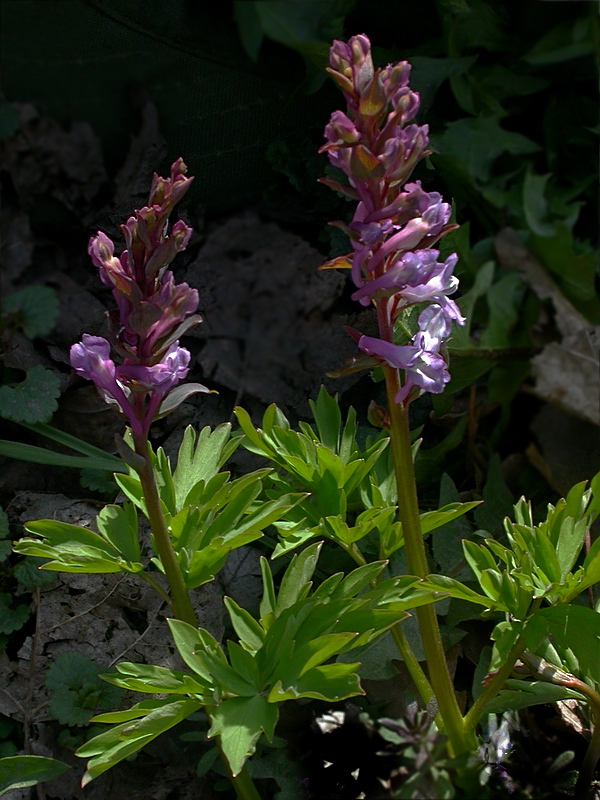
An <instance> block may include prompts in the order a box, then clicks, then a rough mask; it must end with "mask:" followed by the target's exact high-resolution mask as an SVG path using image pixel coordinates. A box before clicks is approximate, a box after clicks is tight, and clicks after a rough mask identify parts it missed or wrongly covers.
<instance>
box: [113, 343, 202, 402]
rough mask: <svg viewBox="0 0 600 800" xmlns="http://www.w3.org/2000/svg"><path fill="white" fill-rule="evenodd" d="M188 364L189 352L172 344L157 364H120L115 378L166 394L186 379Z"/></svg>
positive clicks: (176, 344)
mask: <svg viewBox="0 0 600 800" xmlns="http://www.w3.org/2000/svg"><path fill="white" fill-rule="evenodd" d="M189 363H190V352H189V350H186V349H185V347H179V342H174V343H173V344H172V345H171V347H170V348H169V349H168V350H167V352H166V353H165V355H164V357H163V360H162V361H159V363H158V364H154V365H153V366H144V365H142V364H122V365H121V366H120V367H117V376H118V377H119V379H120V380H122V381H132V380H133V381H136V383H139V384H140V386H143V387H144V388H146V389H152V390H155V391H159V392H166V391H168V390H169V389H171V388H172V387H173V386H175V384H177V383H179V381H181V380H183V379H184V378H185V377H186V375H187V374H188V372H189Z"/></svg>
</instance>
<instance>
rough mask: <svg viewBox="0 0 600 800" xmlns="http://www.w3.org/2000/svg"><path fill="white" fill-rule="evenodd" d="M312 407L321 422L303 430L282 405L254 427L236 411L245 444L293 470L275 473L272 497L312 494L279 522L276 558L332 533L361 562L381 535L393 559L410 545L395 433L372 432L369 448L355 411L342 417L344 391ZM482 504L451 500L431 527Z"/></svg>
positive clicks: (383, 553)
mask: <svg viewBox="0 0 600 800" xmlns="http://www.w3.org/2000/svg"><path fill="white" fill-rule="evenodd" d="M311 409H312V412H313V416H314V419H315V425H314V426H311V425H308V424H307V423H302V422H301V423H300V431H295V430H293V429H292V428H291V427H290V424H289V421H288V419H287V418H286V417H285V415H284V414H283V413H282V412H281V411H280V410H279V409H278V408H277V406H275V405H272V406H270V407H269V408H268V409H267V411H266V412H265V414H264V417H263V420H262V428H256V427H254V425H253V424H252V422H251V420H250V417H249V416H248V414H247V412H246V411H244V409H242V408H236V409H235V413H236V416H237V419H238V422H239V423H240V427H241V429H242V432H243V433H244V439H243V445H244V447H246V448H247V449H248V450H250V451H251V452H253V453H258V454H260V455H262V456H264V457H266V458H268V459H269V460H270V461H272V462H273V463H274V464H275V465H276V466H278V467H280V468H282V469H283V470H285V472H286V473H287V475H282V474H277V475H273V474H272V475H270V476H269V480H270V481H271V484H272V488H269V489H268V491H267V493H268V495H269V496H277V495H278V494H279V493H281V492H290V491H292V490H293V489H297V488H302V489H305V490H306V492H307V496H306V497H304V498H303V499H301V500H300V501H299V502H298V504H297V505H296V507H295V508H294V509H293V511H292V512H291V513H290V514H288V515H287V517H286V519H284V520H283V521H280V522H277V523H276V524H275V527H276V528H277V530H278V532H279V535H280V542H279V544H278V545H277V547H276V548H275V552H274V556H275V557H277V556H280V555H283V554H284V553H286V552H289V551H290V550H293V549H294V548H295V547H298V546H299V545H300V544H303V543H305V542H307V541H308V540H310V539H312V538H315V537H323V536H325V537H327V538H328V539H331V540H332V541H334V542H336V543H337V544H339V545H340V546H341V547H342V548H343V549H344V550H346V551H347V552H350V553H353V554H354V555H353V557H355V559H357V560H358V557H360V556H357V553H360V550H358V551H357V543H358V542H360V541H361V540H365V539H366V537H367V536H368V535H369V534H374V535H376V536H377V539H378V541H379V544H378V555H379V557H380V558H389V556H391V555H392V554H393V553H394V552H396V550H398V549H399V548H400V547H402V545H403V543H404V539H403V536H402V527H401V524H400V523H399V522H397V521H395V516H396V503H397V497H396V485H395V478H394V473H393V467H392V463H391V458H389V449H387V445H388V439H387V438H385V437H384V435H383V433H381V434H379V435H378V436H377V437H375V438H374V439H372V438H370V437H367V440H366V445H365V447H364V449H363V448H361V446H360V445H359V444H358V442H357V434H359V431H358V428H357V424H356V413H355V411H354V409H353V408H350V409H349V411H348V415H347V418H346V421H345V422H342V415H341V411H340V408H339V405H338V401H337V395H336V396H335V397H332V396H331V395H329V394H328V393H327V391H326V389H325V388H324V387H321V390H320V391H319V395H318V397H317V400H316V402H315V401H311ZM477 505H478V503H477V502H472V503H450V504H448V505H446V506H444V507H443V508H440V509H439V510H438V511H431V512H425V513H423V514H422V515H421V525H422V530H423V533H424V534H428V533H430V532H431V531H434V530H435V529H436V528H439V527H440V526H442V525H444V524H446V523H448V522H450V521H451V520H454V519H456V518H458V517H460V516H461V515H463V514H465V513H467V512H468V511H470V510H471V509H473V508H475V506H477Z"/></svg>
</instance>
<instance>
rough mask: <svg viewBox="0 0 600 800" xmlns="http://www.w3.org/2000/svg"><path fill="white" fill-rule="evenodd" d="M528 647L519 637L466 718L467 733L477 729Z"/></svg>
mask: <svg viewBox="0 0 600 800" xmlns="http://www.w3.org/2000/svg"><path fill="white" fill-rule="evenodd" d="M525 647H526V644H525V642H524V641H523V639H522V638H521V637H520V636H519V638H518V639H517V641H516V642H515V643H514V645H513V646H512V648H511V650H510V652H509V654H508V655H507V656H506V661H505V662H504V664H503V665H502V666H501V667H500V669H499V670H498V671H497V672H495V673H494V675H493V677H492V678H491V679H490V681H489V682H488V683H487V685H486V686H485V688H484V690H483V691H482V693H481V694H480V695H479V697H478V698H477V700H476V701H475V702H474V703H473V705H472V706H471V708H470V709H469V712H468V714H467V715H466V716H465V720H464V725H465V731H466V732H467V733H471V732H472V731H474V730H475V728H476V727H477V723H478V722H479V719H480V718H481V715H482V713H483V709H484V708H485V706H486V705H487V704H488V703H489V702H490V701H491V700H493V699H494V697H495V696H496V695H497V694H498V692H499V691H500V689H502V687H503V686H504V684H505V682H506V680H507V678H509V677H510V674H511V672H512V671H513V669H514V668H515V664H516V662H517V659H518V658H519V657H520V656H521V655H522V653H523V652H524V650H525Z"/></svg>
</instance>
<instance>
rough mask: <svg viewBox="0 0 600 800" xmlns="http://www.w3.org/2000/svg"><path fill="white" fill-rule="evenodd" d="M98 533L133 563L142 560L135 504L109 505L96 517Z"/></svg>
mask: <svg viewBox="0 0 600 800" xmlns="http://www.w3.org/2000/svg"><path fill="white" fill-rule="evenodd" d="M96 524H97V526H98V531H99V532H100V533H101V534H102V536H103V537H104V538H105V539H106V540H107V541H108V542H110V543H111V544H112V545H113V546H114V547H116V549H117V550H118V551H119V552H120V553H122V555H123V556H124V557H125V558H126V559H127V560H128V561H131V562H135V561H139V559H140V542H139V536H138V523H137V514H136V511H135V506H134V505H133V503H127V502H125V503H123V505H122V506H116V505H107V506H104V508H103V509H102V511H101V512H100V513H99V514H98V516H97V517H96Z"/></svg>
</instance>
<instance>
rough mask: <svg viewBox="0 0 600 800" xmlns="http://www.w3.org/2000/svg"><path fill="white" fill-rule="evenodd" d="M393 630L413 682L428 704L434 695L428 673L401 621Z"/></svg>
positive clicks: (422, 698) (397, 645)
mask: <svg viewBox="0 0 600 800" xmlns="http://www.w3.org/2000/svg"><path fill="white" fill-rule="evenodd" d="M391 631H392V636H393V637H394V641H395V643H396V647H397V648H398V652H399V653H400V655H401V656H402V660H403V661H404V666H405V667H406V669H407V670H408V674H409V675H410V677H411V678H412V679H413V683H414V684H415V686H416V687H417V691H418V692H419V696H420V698H421V700H422V701H423V703H424V704H425V706H428V705H429V701H430V700H431V698H432V697H433V689H432V688H431V684H430V683H429V681H428V680H427V675H425V673H424V672H423V669H422V668H421V665H420V664H419V662H418V661H417V657H416V656H415V654H414V652H413V649H412V647H411V646H410V644H409V643H408V640H407V638H406V636H405V635H404V631H403V630H402V628H401V627H400V623H399V622H397V623H396V624H395V625H394V627H393V628H392V629H391Z"/></svg>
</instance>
